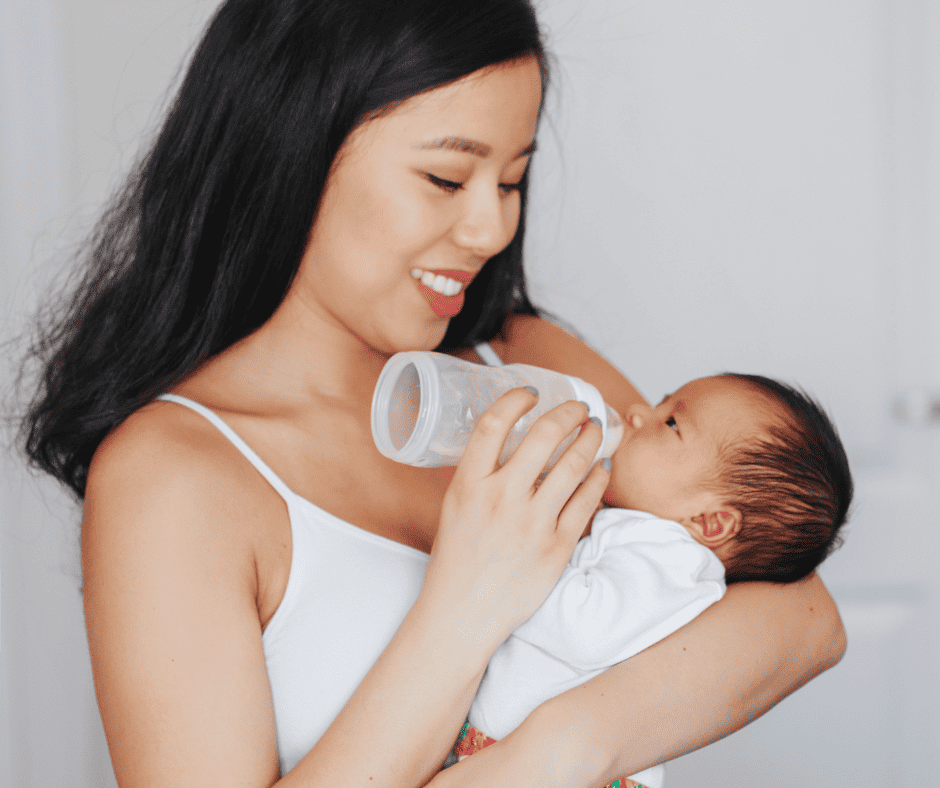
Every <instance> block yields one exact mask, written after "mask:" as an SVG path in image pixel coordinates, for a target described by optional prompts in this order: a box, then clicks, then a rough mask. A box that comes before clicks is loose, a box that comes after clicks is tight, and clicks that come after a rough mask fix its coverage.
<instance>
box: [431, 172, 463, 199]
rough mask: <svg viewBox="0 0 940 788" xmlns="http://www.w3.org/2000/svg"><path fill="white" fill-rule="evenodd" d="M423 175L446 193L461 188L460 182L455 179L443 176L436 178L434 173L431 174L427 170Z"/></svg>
mask: <svg viewBox="0 0 940 788" xmlns="http://www.w3.org/2000/svg"><path fill="white" fill-rule="evenodd" d="M425 177H426V178H427V179H428V180H429V181H431V183H433V184H434V185H435V186H437V187H438V188H439V189H443V190H444V191H445V192H447V193H448V194H453V193H454V192H455V191H458V190H459V189H462V188H463V184H462V183H458V182H457V181H448V180H445V179H444V178H438V177H437V176H436V175H431V173H429V172H428V173H425Z"/></svg>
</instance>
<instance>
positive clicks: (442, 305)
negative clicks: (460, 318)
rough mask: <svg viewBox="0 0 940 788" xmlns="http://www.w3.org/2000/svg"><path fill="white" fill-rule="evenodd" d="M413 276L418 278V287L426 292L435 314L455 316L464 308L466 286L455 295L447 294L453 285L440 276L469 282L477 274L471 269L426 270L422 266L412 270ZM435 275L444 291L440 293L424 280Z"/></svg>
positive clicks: (425, 295)
mask: <svg viewBox="0 0 940 788" xmlns="http://www.w3.org/2000/svg"><path fill="white" fill-rule="evenodd" d="M411 275H412V277H414V279H415V280H417V283H418V287H419V288H420V289H421V292H422V293H424V297H425V298H426V299H427V301H428V304H429V305H430V307H431V309H432V311H433V312H434V314H436V315H437V316H438V317H447V318H450V317H453V316H454V315H456V314H458V313H459V312H460V310H461V309H463V303H464V288H461V289H460V291H459V292H458V293H456V294H454V295H445V293H446V292H447V291H448V290H452V289H453V286H452V285H450V286H448V283H446V282H443V281H442V280H441V279H438V277H444V278H445V279H451V280H453V281H455V282H460V283H462V284H464V285H465V284H467V283H468V282H470V281H472V280H473V277H474V276H475V274H474V273H473V272H471V271H459V270H451V269H435V270H433V271H426V270H424V269H421V268H414V269H412V271H411ZM429 275H430V276H431V277H434V278H435V279H436V280H437V282H438V284H437V286H438V287H439V288H440V289H443V290H444V291H445V292H444V293H439V292H437V290H434V289H433V288H432V287H430V286H429V285H428V284H426V283H425V282H424V281H422V280H425V279H428V278H429Z"/></svg>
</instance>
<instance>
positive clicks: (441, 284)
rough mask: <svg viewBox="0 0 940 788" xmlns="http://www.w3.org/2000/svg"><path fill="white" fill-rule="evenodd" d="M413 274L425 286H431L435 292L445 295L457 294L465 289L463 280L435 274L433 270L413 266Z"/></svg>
mask: <svg viewBox="0 0 940 788" xmlns="http://www.w3.org/2000/svg"><path fill="white" fill-rule="evenodd" d="M411 275H412V276H413V277H414V278H415V279H417V280H419V281H420V282H421V284H423V285H424V286H425V287H430V288H431V289H432V290H433V291H434V292H435V293H440V294H441V295H444V296H455V295H457V293H459V292H460V291H461V290H462V289H463V282H458V281H457V280H456V279H451V278H450V277H449V276H443V275H442V274H437V275H435V274H433V273H432V272H431V271H422V270H421V269H420V268H412V269H411Z"/></svg>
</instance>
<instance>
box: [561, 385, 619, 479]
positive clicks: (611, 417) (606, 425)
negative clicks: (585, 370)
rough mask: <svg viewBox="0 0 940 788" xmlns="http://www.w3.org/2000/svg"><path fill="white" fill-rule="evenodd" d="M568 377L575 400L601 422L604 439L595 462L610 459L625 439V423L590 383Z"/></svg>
mask: <svg viewBox="0 0 940 788" xmlns="http://www.w3.org/2000/svg"><path fill="white" fill-rule="evenodd" d="M566 377H567V378H568V381H569V382H570V383H571V388H573V389H574V398H575V399H577V400H580V401H581V402H584V403H585V404H586V405H587V406H588V415H589V416H596V417H597V418H598V419H599V420H600V422H601V429H602V430H603V432H604V439H603V440H602V441H601V447H600V448H599V449H598V450H597V456H595V457H594V462H597V461H598V460H599V459H600V458H601V457H610V456H611V455H612V454H613V453H614V452H615V451H616V449H617V447H618V446H619V445H620V441H621V440H622V439H623V422H622V421H621V420H620V416H619V415H618V414H617V412H616V411H615V410H614V409H613V408H612V407H610V405H608V404H607V403H606V402H604V398H603V397H602V396H601V393H600V392H599V391H598V390H597V389H596V388H595V387H594V386H592V385H591V384H590V383H587V382H586V381H583V380H581V378H576V377H574V376H572V375H566ZM592 464H593V463H592Z"/></svg>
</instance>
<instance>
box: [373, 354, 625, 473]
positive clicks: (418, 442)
mask: <svg viewBox="0 0 940 788" xmlns="http://www.w3.org/2000/svg"><path fill="white" fill-rule="evenodd" d="M520 386H534V387H535V388H536V389H537V390H538V393H539V401H538V403H537V404H536V405H535V407H534V408H532V410H530V411H529V412H528V413H526V414H525V415H524V416H523V417H522V418H521V419H519V421H517V422H516V424H515V425H514V426H513V428H512V430H511V431H510V433H509V437H508V438H507V439H506V443H505V444H504V446H503V451H502V454H500V456H499V464H500V465H502V464H503V463H504V462H505V461H506V460H507V459H509V456H510V455H511V454H512V453H513V452H514V451H515V450H516V448H517V447H518V446H519V443H520V442H521V441H522V438H523V437H524V436H525V434H526V433H527V432H528V431H529V428H530V427H531V426H532V423H533V422H534V421H535V420H536V419H537V418H538V417H539V416H541V415H542V414H543V413H545V412H546V411H549V410H551V409H552V408H554V407H555V406H556V405H560V404H561V403H562V402H565V401H566V400H570V399H573V400H580V401H581V402H584V403H585V404H587V406H588V410H589V413H590V415H591V416H596V417H597V418H598V419H599V420H600V422H601V429H602V430H603V433H604V438H603V442H602V443H601V448H600V450H599V451H598V453H597V457H595V458H594V461H595V462H596V461H597V460H599V459H601V458H602V457H610V456H611V455H612V454H613V453H614V450H615V449H616V448H617V446H618V445H619V444H620V440H621V438H622V437H623V423H622V422H621V420H620V417H619V416H618V415H617V413H616V411H614V410H613V409H612V408H611V407H610V406H609V405H608V404H607V403H606V402H604V400H603V398H602V397H601V395H600V392H599V391H598V390H597V389H596V388H594V386H592V385H591V384H590V383H585V382H584V381H583V380H580V379H579V378H575V377H571V376H569V375H562V374H561V373H559V372H552V371H551V370H548V369H542V368H541V367H532V366H529V365H528V364H507V365H506V366H502V367H486V366H483V365H481V364H473V363H471V362H469V361H463V360H462V359H459V358H454V357H453V356H447V355H444V354H443V353H433V352H430V351H410V352H406V353H396V354H395V355H394V356H392V357H391V358H390V359H389V360H388V361H387V362H386V364H385V368H384V369H383V370H382V373H381V375H379V381H378V383H377V384H376V386H375V394H374V395H373V397H372V437H373V439H374V440H375V445H376V447H377V448H378V450H379V451H380V452H381V453H382V454H384V455H385V456H386V457H388V458H389V459H392V460H397V461H398V462H402V463H405V464H406V465H416V466H420V467H435V466H439V465H456V464H457V463H458V462H459V461H460V457H461V456H462V455H463V450H464V448H466V445H467V439H468V438H469V437H470V433H471V432H472V431H473V427H474V425H475V424H476V422H477V419H478V418H479V417H480V414H481V413H483V411H485V410H486V409H487V408H488V407H489V406H490V405H492V404H493V403H494V402H495V401H496V400H497V399H498V398H499V397H500V396H501V395H503V394H505V393H506V392H507V391H509V390H510V389H513V388H518V387H520ZM579 429H580V428H579ZM577 434H578V430H575V431H574V432H572V433H571V435H569V436H568V437H567V438H565V440H564V441H563V442H562V443H561V445H560V446H559V447H558V449H557V450H556V451H555V453H554V454H553V455H552V456H551V458H550V459H549V461H548V463H547V464H546V466H545V470H548V469H549V468H550V467H551V466H552V465H554V464H555V462H557V460H558V458H559V457H560V456H561V454H562V452H563V451H564V450H565V449H566V448H567V447H568V445H569V444H570V443H571V442H572V441H573V440H574V439H575V437H577Z"/></svg>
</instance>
